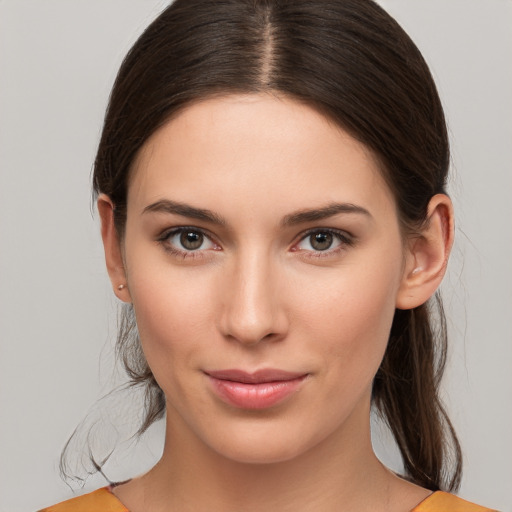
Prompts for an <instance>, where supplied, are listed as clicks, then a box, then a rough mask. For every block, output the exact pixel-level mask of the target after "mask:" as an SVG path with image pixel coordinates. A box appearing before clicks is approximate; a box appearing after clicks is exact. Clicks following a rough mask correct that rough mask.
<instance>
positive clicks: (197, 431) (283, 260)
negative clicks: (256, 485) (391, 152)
mask: <svg viewBox="0 0 512 512" xmlns="http://www.w3.org/2000/svg"><path fill="white" fill-rule="evenodd" d="M132 172H133V174H132V176H131V180H130V186H129V193H128V208H127V212H128V213H127V223H126V231H125V236H124V240H123V255H124V262H125V270H126V278H127V284H128V289H129V294H130V300H131V301H132V302H133V305H134V308H135V312H136V317H137V324H138V328H139V333H140V338H141V342H142V345H143V349H144V352H145V355H146V357H147V360H148V363H149V366H150V367H151V369H152V372H153V374H154V376H155V378H156V380H157V382H158V384H159V385H160V387H161V388H162V390H163V391H164V393H165V396H166V400H167V421H168V429H169V430H172V433H173V435H174V436H176V437H177V438H181V439H182V440H183V439H187V440H188V442H191V443H196V444H197V445H198V446H202V447H204V448H207V449H209V450H213V451H214V452H215V453H217V454H221V455H222V456H225V457H228V458H231V459H234V460H238V461H244V462H272V461H280V460H288V459H290V458H293V457H294V456H297V455H299V454H301V453H304V452H306V451H307V450H309V449H311V448H313V447H315V446H317V445H319V444H321V443H323V442H327V440H332V439H342V438H343V437H344V436H345V437H346V436H347V435H348V434H347V432H349V431H350V432H352V434H351V436H352V438H353V435H354V432H357V431H361V432H362V434H361V435H365V436H367V431H368V424H369V407H370V396H371V385H372V380H373V377H374V376H375V373H376V372H377V369H378V367H379V365H380V362H381V360H382V357H383V355H384V351H385V349H386V345H387V340H388V335H389V330H390V327H391V323H392V319H393V314H394V311H395V304H396V301H397V296H398V294H399V293H400V292H399V289H400V283H401V281H402V279H403V269H404V257H405V256H404V245H403V239H402V234H401V232H400V227H399V222H398V218H397V214H396V206H395V202H394V199H393V196H392V194H391V191H390V190H389V188H388V186H387V185H386V183H385V182H384V180H383V178H382V176H381V172H380V170H379V167H378V164H377V163H376V160H375V159H374V157H373V156H372V154H371V153H370V152H369V151H368V150H367V149H366V148H365V146H363V145H362V144H361V143H359V142H357V141H356V140H355V139H353V138H352V137H351V136H349V135H348V134H347V133H346V132H344V131H343V130H341V129H340V128H339V127H338V126H336V125H335V124H333V123H331V122H330V121H328V120H327V119H326V118H325V117H323V116H322V115H321V114H319V113H318V112H317V111H315V110H314V109H312V108H311V107H308V106H306V105H303V104H300V103H299V102H296V101H294V100H291V99H288V98H285V97H276V96H271V95H232V96H226V97H222V98H214V99H208V100H205V101H202V102H199V103H196V104H193V105H192V106H190V107H188V108H187V109H185V110H184V111H182V112H181V113H180V114H179V115H178V116H177V117H175V118H174V119H172V120H171V121H169V122H168V123H167V124H165V125H164V126H163V127H162V128H160V129H159V130H158V131H157V132H156V133H155V134H154V135H153V136H152V137H151V138H150V139H149V140H148V142H147V143H146V144H145V145H144V147H143V150H142V151H141V152H140V154H139V155H138V158H137V160H136V162H135V165H134V168H133V171H132Z"/></svg>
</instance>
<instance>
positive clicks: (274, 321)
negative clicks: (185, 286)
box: [223, 251, 286, 344]
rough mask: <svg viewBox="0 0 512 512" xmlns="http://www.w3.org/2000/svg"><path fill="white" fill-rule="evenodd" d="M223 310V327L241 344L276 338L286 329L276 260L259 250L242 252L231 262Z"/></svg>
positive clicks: (226, 332) (227, 333)
mask: <svg viewBox="0 0 512 512" xmlns="http://www.w3.org/2000/svg"><path fill="white" fill-rule="evenodd" d="M233 263H234V264H233V267H232V271H231V273H230V275H229V282H228V283H225V287H226V291H227V293H226V296H225V301H224V311H223V330H224V333H225V334H226V335H228V336H229V337H232V338H235V339H237V340H238V341H240V342H242V343H245V344H255V343H258V342H259V341H261V340H262V339H264V338H271V337H273V338H277V337H279V336H282V335H283V334H284V332H285V330H286V320H285V318H284V311H283V308H282V297H281V296H280V293H279V289H278V287H277V286H278V283H277V277H278V269H277V268H276V262H275V261H273V260H272V258H271V257H269V255H268V254H263V253H262V251H259V252H257V251H245V252H244V253H243V254H240V255H239V256H238V257H237V258H236V260H235V261H234V262H233Z"/></svg>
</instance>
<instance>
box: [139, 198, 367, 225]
mask: <svg viewBox="0 0 512 512" xmlns="http://www.w3.org/2000/svg"><path fill="white" fill-rule="evenodd" d="M148 212H161V213H170V214H175V215H181V216H183V217H189V218H191V219H197V220H202V221H206V222H209V223H211V224H216V225H218V226H225V225H226V224H227V222H226V221H225V219H224V218H223V217H221V216H220V215H218V214H216V213H214V212H212V211H211V210H207V209H205V208H196V207H194V206H190V205H188V204H186V203H180V202H177V201H171V200H170V199H162V200H160V201H156V202H155V203H152V204H150V205H148V206H146V207H145V208H144V210H143V211H142V213H143V214H144V213H148ZM340 213H348V214H359V215H365V216H367V217H370V218H372V215H371V213H370V212H369V211H368V210H367V209H366V208H363V207H362V206H358V205H355V204H352V203H331V204H329V205H327V206H324V207H322V208H312V209H307V210H299V211H297V212H294V213H291V214H289V215H286V216H285V217H284V218H283V220H282V221H281V225H282V226H283V227H289V226H295V225H297V224H303V223H306V222H314V221H317V220H323V219H327V218H329V217H334V216H335V215H339V214H340Z"/></svg>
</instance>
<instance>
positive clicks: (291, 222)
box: [281, 203, 372, 227]
mask: <svg viewBox="0 0 512 512" xmlns="http://www.w3.org/2000/svg"><path fill="white" fill-rule="evenodd" d="M340 213H349V214H358V215H365V216H367V217H370V218H372V215H371V213H370V212H369V211H368V210H367V209H366V208H363V207H362V206H357V205H355V204H352V203H331V204H329V205H327V206H324V207H323V208H314V209H311V210H299V211H298V212H295V213H291V214H290V215H286V217H284V218H283V220H282V221H281V225H282V226H283V227H288V226H295V225H297V224H302V223H305V222H314V221H316V220H323V219H327V218H329V217H333V216H334V215H338V214H340Z"/></svg>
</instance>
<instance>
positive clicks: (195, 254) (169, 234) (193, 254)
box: [156, 226, 220, 259]
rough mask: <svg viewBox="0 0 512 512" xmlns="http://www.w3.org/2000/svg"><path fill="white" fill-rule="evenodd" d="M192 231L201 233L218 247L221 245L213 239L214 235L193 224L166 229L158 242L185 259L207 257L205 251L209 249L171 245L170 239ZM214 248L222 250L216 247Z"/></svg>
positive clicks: (173, 253) (168, 250)
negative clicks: (190, 248)
mask: <svg viewBox="0 0 512 512" xmlns="http://www.w3.org/2000/svg"><path fill="white" fill-rule="evenodd" d="M187 231H188V232H192V233H197V234H200V235H202V236H203V237H204V239H205V240H209V241H210V243H212V244H213V245H215V246H216V247H219V246H218V244H217V243H216V242H214V241H213V237H212V236H211V235H210V234H208V233H207V232H206V231H205V230H204V229H199V228H196V227H193V226H181V227H179V228H173V229H171V230H167V231H164V232H163V233H162V234H161V235H160V236H159V237H158V238H157V240H156V241H157V242H158V243H160V244H161V245H162V247H163V248H164V250H165V251H167V252H168V253H170V254H172V255H173V256H178V257H181V258H183V259H196V258H205V257H207V255H206V254H205V252H206V251H207V249H197V250H188V251H187V250H181V249H178V248H176V247H175V246H173V245H171V244H170V243H169V241H170V239H171V238H173V237H174V236H176V235H180V234H182V233H185V232H187ZM214 250H220V248H219V249H217V248H215V249H214Z"/></svg>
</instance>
